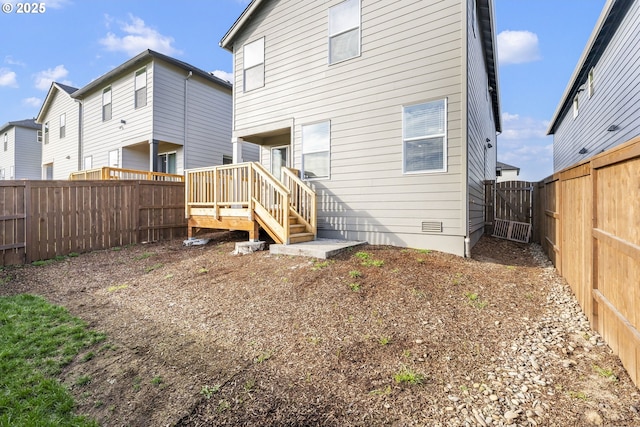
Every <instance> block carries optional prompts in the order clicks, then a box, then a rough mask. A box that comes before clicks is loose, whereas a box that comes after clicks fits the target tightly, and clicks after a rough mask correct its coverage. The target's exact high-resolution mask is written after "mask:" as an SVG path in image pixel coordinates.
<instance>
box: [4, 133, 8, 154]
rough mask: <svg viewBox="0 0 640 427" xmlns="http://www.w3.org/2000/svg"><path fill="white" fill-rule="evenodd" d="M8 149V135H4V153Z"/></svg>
mask: <svg viewBox="0 0 640 427" xmlns="http://www.w3.org/2000/svg"><path fill="white" fill-rule="evenodd" d="M8 149H9V134H8V133H5V134H4V151H7V150H8Z"/></svg>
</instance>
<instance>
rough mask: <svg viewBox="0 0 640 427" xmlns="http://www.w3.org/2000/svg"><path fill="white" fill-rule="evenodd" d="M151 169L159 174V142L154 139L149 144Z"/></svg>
mask: <svg viewBox="0 0 640 427" xmlns="http://www.w3.org/2000/svg"><path fill="white" fill-rule="evenodd" d="M149 169H150V170H151V172H158V140H157V139H152V140H151V141H150V142H149Z"/></svg>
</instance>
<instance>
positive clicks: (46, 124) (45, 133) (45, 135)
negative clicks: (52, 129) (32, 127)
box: [44, 122, 49, 144]
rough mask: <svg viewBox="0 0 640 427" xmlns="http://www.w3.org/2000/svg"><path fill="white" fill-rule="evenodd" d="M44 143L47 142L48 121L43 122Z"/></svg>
mask: <svg viewBox="0 0 640 427" xmlns="http://www.w3.org/2000/svg"><path fill="white" fill-rule="evenodd" d="M44 143H45V144H48V143H49V122H46V123H45V124H44Z"/></svg>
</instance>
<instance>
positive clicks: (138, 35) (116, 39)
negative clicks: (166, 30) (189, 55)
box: [100, 15, 182, 56]
mask: <svg viewBox="0 0 640 427" xmlns="http://www.w3.org/2000/svg"><path fill="white" fill-rule="evenodd" d="M106 20H107V21H106V22H107V28H110V24H111V22H112V19H111V18H110V17H109V16H106ZM119 24H120V29H121V30H122V32H123V34H121V35H117V34H115V33H112V32H108V33H107V35H106V36H105V37H104V38H102V39H100V44H101V45H103V46H104V47H105V48H106V49H107V50H108V51H111V52H125V53H126V54H128V55H130V56H133V55H136V54H138V53H140V52H142V51H143V50H145V49H152V50H155V51H158V52H162V53H164V54H166V55H175V54H178V53H182V52H181V51H180V50H178V49H176V48H175V47H174V46H173V43H174V42H175V39H174V38H173V37H170V36H164V35H162V34H160V33H159V32H158V31H157V30H155V29H154V28H151V27H148V26H146V25H145V23H144V21H143V20H142V19H140V18H138V17H136V16H133V15H129V21H128V22H120V23H119Z"/></svg>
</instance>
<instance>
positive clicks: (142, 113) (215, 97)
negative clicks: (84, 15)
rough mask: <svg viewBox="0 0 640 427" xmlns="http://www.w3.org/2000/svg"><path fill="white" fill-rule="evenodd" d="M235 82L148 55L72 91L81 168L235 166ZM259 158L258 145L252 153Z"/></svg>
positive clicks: (164, 169) (171, 170)
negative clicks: (79, 109) (78, 108)
mask: <svg viewBox="0 0 640 427" xmlns="http://www.w3.org/2000/svg"><path fill="white" fill-rule="evenodd" d="M231 88H232V85H231V83H229V82H227V81H224V80H222V79H220V78H218V77H215V76H214V75H212V74H211V73H208V72H206V71H203V70H201V69H199V68H197V67H194V66H192V65H190V64H187V63H186V62H182V61H179V60H177V59H174V58H171V57H169V56H166V55H163V54H161V53H158V52H154V51H152V50H145V51H144V52H142V53H140V54H139V55H137V56H135V57H133V58H131V59H130V60H128V61H126V62H125V63H123V64H122V65H120V66H118V67H116V68H114V69H113V70H111V71H109V72H108V73H106V74H104V75H103V76H101V77H99V78H97V79H95V80H94V81H92V82H91V83H89V84H87V85H86V86H84V87H82V88H80V89H79V90H77V91H76V92H74V93H73V95H72V98H74V100H76V101H78V102H79V103H80V104H81V106H82V136H81V144H80V147H81V148H80V150H81V151H80V156H81V158H82V169H91V168H96V167H101V166H113V167H120V168H126V169H136V170H148V171H157V172H167V173H178V174H181V173H183V170H184V169H185V168H197V167H201V166H209V165H219V164H223V163H227V162H229V163H230V162H231V161H232V145H231V143H230V140H231V125H230V123H231ZM246 155H247V156H248V157H247V160H253V159H255V158H257V147H254V148H253V157H251V150H250V151H249V152H247V153H246Z"/></svg>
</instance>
